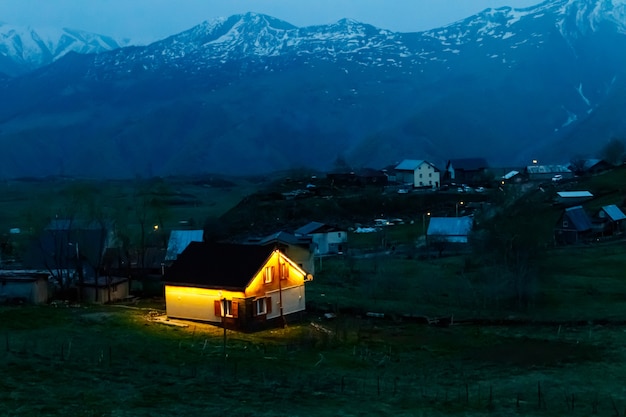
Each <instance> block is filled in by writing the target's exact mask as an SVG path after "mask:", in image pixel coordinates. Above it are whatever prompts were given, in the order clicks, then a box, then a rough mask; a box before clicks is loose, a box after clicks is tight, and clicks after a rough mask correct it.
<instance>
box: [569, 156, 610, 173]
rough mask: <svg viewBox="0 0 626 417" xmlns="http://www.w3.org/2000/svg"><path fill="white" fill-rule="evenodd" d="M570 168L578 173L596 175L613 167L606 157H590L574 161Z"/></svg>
mask: <svg viewBox="0 0 626 417" xmlns="http://www.w3.org/2000/svg"><path fill="white" fill-rule="evenodd" d="M568 168H569V169H570V170H571V171H572V172H574V174H576V175H596V174H600V173H602V172H606V171H608V170H610V169H612V168H613V165H611V164H610V163H608V162H607V161H605V160H604V159H597V158H590V159H578V160H575V161H572V163H571V164H570V165H569V166H568Z"/></svg>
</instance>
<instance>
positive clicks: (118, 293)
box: [82, 277, 130, 303]
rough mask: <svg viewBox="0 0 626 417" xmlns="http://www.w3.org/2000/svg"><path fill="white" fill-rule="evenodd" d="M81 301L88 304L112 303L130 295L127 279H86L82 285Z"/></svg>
mask: <svg viewBox="0 0 626 417" xmlns="http://www.w3.org/2000/svg"><path fill="white" fill-rule="evenodd" d="M82 288H83V291H82V296H83V301H85V302H88V303H114V302H116V301H121V300H124V299H125V298H128V296H129V295H130V287H129V282H128V278H125V277H100V278H99V279H98V281H97V282H96V280H95V279H88V280H86V281H85V282H84V283H83V287H82Z"/></svg>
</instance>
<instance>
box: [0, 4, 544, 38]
mask: <svg viewBox="0 0 626 417" xmlns="http://www.w3.org/2000/svg"><path fill="white" fill-rule="evenodd" d="M539 3H541V1H538V0H315V1H313V0H310V1H309V0H0V22H3V23H7V24H12V25H19V26H32V27H34V28H42V27H57V28H58V27H68V28H72V29H81V30H85V31H89V32H95V33H99V34H105V35H111V36H115V37H119V38H130V39H133V40H135V41H142V42H145V41H153V40H157V39H161V38H164V37H167V36H169V35H172V34H175V33H179V32H182V31H184V30H186V29H189V28H191V27H193V26H195V25H197V24H199V23H201V22H203V21H205V20H212V19H214V18H217V17H227V16H230V15H233V14H238V13H245V12H257V13H264V14H268V15H270V16H273V17H276V18H278V19H282V20H285V21H287V22H289V23H291V24H294V25H296V26H309V25H317V24H327V23H333V22H336V21H337V20H339V19H341V18H344V17H347V18H352V19H355V20H358V21H361V22H364V23H370V24H372V25H374V26H377V27H380V28H383V29H389V30H393V31H398V32H416V31H421V30H427V29H432V28H435V27H439V26H443V25H446V24H449V23H452V22H455V21H457V20H460V19H463V18H465V17H468V16H470V15H472V14H475V13H477V12H480V11H482V10H484V9H486V8H489V7H493V8H496V7H502V6H511V7H515V8H523V7H529V6H532V5H535V4H539Z"/></svg>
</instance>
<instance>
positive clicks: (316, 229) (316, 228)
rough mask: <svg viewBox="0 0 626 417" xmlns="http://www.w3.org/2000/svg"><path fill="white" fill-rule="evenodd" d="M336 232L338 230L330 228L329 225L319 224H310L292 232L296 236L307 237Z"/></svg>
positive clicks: (333, 227)
mask: <svg viewBox="0 0 626 417" xmlns="http://www.w3.org/2000/svg"><path fill="white" fill-rule="evenodd" d="M337 230H340V229H338V228H337V227H335V226H331V225H328V224H324V223H320V222H310V223H307V224H305V225H304V226H302V227H300V228H299V229H296V230H295V231H294V234H295V235H296V236H307V235H311V234H314V233H330V232H335V231H337Z"/></svg>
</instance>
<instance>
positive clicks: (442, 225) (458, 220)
mask: <svg viewBox="0 0 626 417" xmlns="http://www.w3.org/2000/svg"><path fill="white" fill-rule="evenodd" d="M473 222H474V219H473V218H472V217H471V216H463V217H431V218H430V221H429V223H428V231H427V232H426V238H427V239H428V241H429V242H432V241H434V240H437V241H445V242H448V243H463V244H464V243H467V242H468V240H469V239H468V236H469V233H470V231H471V230H472V225H473Z"/></svg>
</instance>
